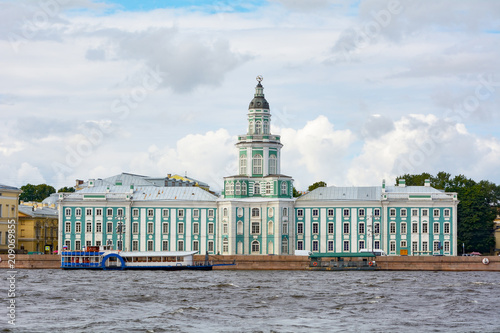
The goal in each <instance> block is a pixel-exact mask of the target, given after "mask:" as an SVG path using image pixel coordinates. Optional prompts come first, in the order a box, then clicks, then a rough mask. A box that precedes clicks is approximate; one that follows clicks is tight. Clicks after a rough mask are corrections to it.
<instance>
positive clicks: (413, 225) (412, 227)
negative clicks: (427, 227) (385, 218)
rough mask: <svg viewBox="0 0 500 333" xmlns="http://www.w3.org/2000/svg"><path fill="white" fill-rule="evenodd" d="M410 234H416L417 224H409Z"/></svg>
mask: <svg viewBox="0 0 500 333" xmlns="http://www.w3.org/2000/svg"><path fill="white" fill-rule="evenodd" d="M411 232H412V233H413V234H416V233H418V223H415V222H414V223H412V224H411Z"/></svg>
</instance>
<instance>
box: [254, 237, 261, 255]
mask: <svg viewBox="0 0 500 333" xmlns="http://www.w3.org/2000/svg"><path fill="white" fill-rule="evenodd" d="M252 253H260V243H259V242H258V241H256V240H254V241H253V242H252Z"/></svg>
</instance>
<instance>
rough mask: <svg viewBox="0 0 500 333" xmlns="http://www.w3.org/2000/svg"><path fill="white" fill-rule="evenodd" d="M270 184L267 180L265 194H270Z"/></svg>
mask: <svg viewBox="0 0 500 333" xmlns="http://www.w3.org/2000/svg"><path fill="white" fill-rule="evenodd" d="M272 193H273V192H272V184H271V182H267V183H266V194H267V195H269V194H272Z"/></svg>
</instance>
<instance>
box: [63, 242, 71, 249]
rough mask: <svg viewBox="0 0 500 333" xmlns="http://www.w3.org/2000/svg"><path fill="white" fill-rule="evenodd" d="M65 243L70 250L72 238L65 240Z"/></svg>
mask: <svg viewBox="0 0 500 333" xmlns="http://www.w3.org/2000/svg"><path fill="white" fill-rule="evenodd" d="M64 244H65V245H66V247H67V248H68V250H70V249H71V241H70V240H66V241H65V242H64Z"/></svg>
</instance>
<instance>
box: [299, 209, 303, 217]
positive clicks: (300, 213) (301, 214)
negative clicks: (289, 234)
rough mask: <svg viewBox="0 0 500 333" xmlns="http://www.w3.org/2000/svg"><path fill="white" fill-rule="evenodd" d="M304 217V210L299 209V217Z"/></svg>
mask: <svg viewBox="0 0 500 333" xmlns="http://www.w3.org/2000/svg"><path fill="white" fill-rule="evenodd" d="M303 216H304V210H303V209H297V217H303Z"/></svg>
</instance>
